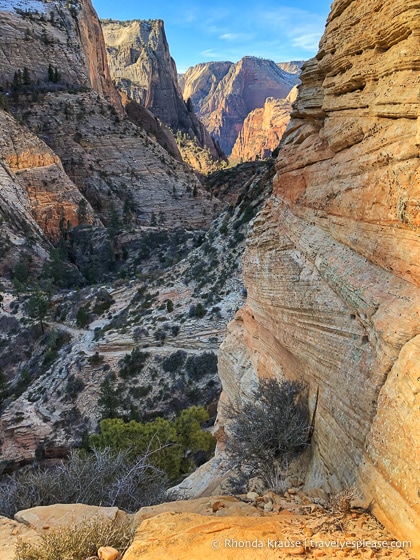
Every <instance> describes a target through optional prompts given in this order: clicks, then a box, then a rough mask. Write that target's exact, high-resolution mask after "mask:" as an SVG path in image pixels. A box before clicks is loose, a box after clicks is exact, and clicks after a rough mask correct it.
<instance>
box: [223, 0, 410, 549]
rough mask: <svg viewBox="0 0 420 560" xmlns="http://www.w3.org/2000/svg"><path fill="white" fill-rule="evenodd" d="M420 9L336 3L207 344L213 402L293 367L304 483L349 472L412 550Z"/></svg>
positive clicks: (342, 479)
mask: <svg viewBox="0 0 420 560" xmlns="http://www.w3.org/2000/svg"><path fill="white" fill-rule="evenodd" d="M419 17H420V8H419V5H418V3H416V2H413V1H408V2H407V1H404V0H395V1H394V2H392V3H391V2H385V1H383V0H373V1H372V2H369V3H366V2H363V0H336V1H335V2H334V4H333V6H332V10H331V13H330V16H329V18H328V22H327V27H326V31H325V34H324V36H323V38H322V40H321V42H320V48H319V52H318V54H317V56H316V58H315V59H313V60H311V61H310V62H308V63H307V64H306V65H305V66H304V71H303V73H302V75H301V80H302V86H300V88H299V96H298V99H297V102H296V104H295V106H294V112H293V114H292V120H291V122H290V124H289V126H288V129H287V131H286V133H285V136H284V137H283V140H282V145H281V149H280V154H279V156H278V159H277V165H276V169H277V174H276V177H275V179H274V187H273V195H272V197H271V198H270V199H269V200H268V202H267V204H266V206H265V208H264V209H263V210H262V212H261V213H260V214H259V215H258V216H257V218H256V219H255V221H254V224H253V228H252V231H251V234H250V236H249V238H248V244H247V249H246V252H245V255H244V260H243V266H244V275H245V283H246V286H247V290H248V299H247V305H246V306H245V308H243V309H242V310H241V311H240V312H239V313H238V314H237V317H236V319H235V321H234V323H233V325H231V327H230V332H231V334H230V335H228V339H227V340H226V342H225V343H224V345H223V346H222V349H221V356H220V366H221V367H220V370H221V371H220V375H221V378H222V384H223V387H224V390H225V393H224V395H223V397H222V401H223V399H226V398H229V395H235V396H237V395H239V396H240V397H243V396H244V395H246V394H247V393H249V392H250V391H251V389H252V383H248V382H247V378H248V379H252V377H253V372H256V373H257V375H258V377H273V376H274V377H278V378H281V377H283V376H284V377H287V378H303V379H304V381H305V382H306V383H307V385H308V387H309V402H310V408H311V411H315V408H316V414H315V432H314V436H313V442H312V457H311V462H310V466H309V471H308V475H307V480H306V484H307V486H318V485H323V486H324V487H325V488H326V489H327V490H329V491H332V492H335V491H337V490H339V489H340V488H342V487H343V486H344V485H346V484H349V485H351V484H353V483H356V485H357V486H358V488H359V489H360V491H361V492H362V493H363V495H364V497H365V498H366V499H367V500H368V501H369V500H371V502H372V511H373V513H374V514H375V515H376V516H377V517H378V518H379V519H380V520H381V521H382V522H383V523H384V524H385V525H387V526H388V528H390V529H391V530H392V531H393V532H394V533H395V534H396V535H397V536H398V537H400V538H402V539H408V540H411V541H412V542H413V545H414V550H413V552H414V553H417V554H420V543H419V540H418V535H419V530H420V500H419V488H420V474H419V470H418V465H419V459H420V455H419V450H420V431H419V428H418V426H419V422H420V406H419V405H420V400H419V399H420V396H419V395H420V385H419V382H420V375H419V373H420V360H419V340H420V338H419V329H420V322H419V314H420V289H419V284H420V276H419V272H420V269H419V263H420V243H419V226H420V204H419V180H420V165H419V161H420V160H419V147H420V139H419V138H420V136H419V131H420V128H419V126H420V124H419V123H420V105H419V98H418V91H419V84H420V72H419V70H420V58H419V34H418V21H419ZM240 331H243V335H242V337H243V338H242V340H243V343H241V344H239V343H238V342H237V341H236V343H235V337H237V336H238V332H240ZM232 337H233V338H232ZM232 341H233V342H232ZM243 344H244V345H245V347H246V353H247V355H246V356H243V357H239V358H238V356H237V352H236V351H235V352H233V351H232V348H233V347H235V348H240V347H241V345H243ZM249 362H250V363H249ZM251 364H252V365H251ZM232 387H234V388H232ZM219 420H220V422H219V423H220V424H223V418H219Z"/></svg>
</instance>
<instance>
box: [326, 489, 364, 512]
mask: <svg viewBox="0 0 420 560" xmlns="http://www.w3.org/2000/svg"><path fill="white" fill-rule="evenodd" d="M359 498H360V494H359V492H358V490H357V489H356V488H355V487H354V486H348V487H347V488H344V490H342V491H341V492H338V494H335V495H334V496H331V497H330V504H329V505H330V508H331V510H332V511H333V512H336V513H348V512H349V511H350V509H351V503H352V501H353V500H357V499H359Z"/></svg>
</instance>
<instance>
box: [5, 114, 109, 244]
mask: <svg viewBox="0 0 420 560" xmlns="http://www.w3.org/2000/svg"><path fill="white" fill-rule="evenodd" d="M0 137H1V144H0V161H2V162H3V165H4V168H5V170H7V172H8V173H9V175H10V176H11V177H13V178H14V179H15V181H16V183H18V185H19V187H20V197H19V198H20V199H21V200H24V201H25V202H26V206H27V207H29V208H28V210H29V212H30V215H28V211H26V212H22V210H21V209H20V210H19V214H20V215H21V219H24V220H25V221H27V222H28V224H30V223H31V221H32V217H33V218H34V219H35V221H36V222H37V224H38V225H39V227H40V228H41V230H42V232H43V233H44V234H45V235H46V237H47V238H48V239H50V240H51V241H56V240H57V239H58V237H59V235H60V224H61V227H65V228H70V227H74V226H76V225H78V223H79V219H78V208H79V204H80V202H81V200H84V202H85V204H86V209H85V214H86V216H85V217H86V223H91V224H93V223H95V224H97V225H99V224H100V222H98V220H96V219H95V218H94V216H93V210H92V208H91V206H90V204H89V203H88V202H87V201H86V200H85V199H84V197H83V196H82V194H81V193H80V191H79V190H78V189H77V187H76V186H75V185H74V183H72V181H71V180H70V179H69V177H68V176H67V175H66V173H65V172H64V169H63V166H62V165H61V162H60V159H59V157H58V156H57V155H56V154H55V153H54V152H53V151H52V150H51V149H50V148H49V147H48V146H47V145H46V144H45V143H44V142H42V140H40V139H39V138H38V137H37V136H35V135H33V134H31V133H30V131H29V130H28V129H27V128H26V127H25V126H22V125H19V124H18V123H17V122H16V121H15V120H14V119H13V117H12V116H11V115H9V114H7V113H6V112H5V111H0ZM2 187H3V182H2ZM5 206H8V207H9V208H13V206H14V205H13V203H12V200H11V197H9V196H8V197H7V202H6V205H5ZM27 227H30V226H29V225H28V226H27ZM35 232H36V231H35V230H34V233H35ZM37 233H38V235H39V232H37Z"/></svg>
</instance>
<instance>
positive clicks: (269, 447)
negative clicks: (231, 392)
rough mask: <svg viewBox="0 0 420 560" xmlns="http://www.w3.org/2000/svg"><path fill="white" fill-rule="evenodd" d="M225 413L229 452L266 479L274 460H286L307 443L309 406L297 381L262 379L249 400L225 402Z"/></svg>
mask: <svg viewBox="0 0 420 560" xmlns="http://www.w3.org/2000/svg"><path fill="white" fill-rule="evenodd" d="M224 414H225V416H226V418H227V420H228V422H227V426H228V432H229V437H228V439H227V442H226V451H227V453H228V455H229V456H230V457H231V458H232V460H233V461H235V462H237V463H238V464H241V465H243V466H245V467H250V468H252V470H253V471H254V472H255V474H260V475H261V476H264V477H265V478H266V479H267V476H268V475H270V476H271V474H272V469H273V465H274V463H275V461H280V462H281V463H287V461H288V460H289V459H290V458H291V457H293V456H295V455H297V454H299V453H300V452H301V451H303V450H304V448H305V446H306V445H307V444H308V441H309V434H310V429H309V418H308V416H309V415H308V406H307V401H306V398H305V397H304V386H303V384H302V383H300V382H298V381H283V382H278V381H277V380H275V379H268V380H264V381H261V383H260V386H259V388H258V389H257V390H256V391H255V392H254V394H253V395H252V398H251V399H250V400H249V401H247V402H246V403H245V404H243V405H242V406H239V404H238V403H236V404H233V405H232V404H231V405H226V406H225V409H224Z"/></svg>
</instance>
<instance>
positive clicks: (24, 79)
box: [22, 66, 32, 86]
mask: <svg viewBox="0 0 420 560" xmlns="http://www.w3.org/2000/svg"><path fill="white" fill-rule="evenodd" d="M31 82H32V80H31V76H30V75H29V70H28V68H27V67H26V66H25V68H24V69H23V73H22V84H23V85H24V86H29V85H30V83H31Z"/></svg>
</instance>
